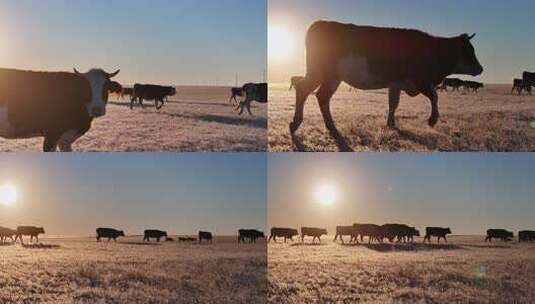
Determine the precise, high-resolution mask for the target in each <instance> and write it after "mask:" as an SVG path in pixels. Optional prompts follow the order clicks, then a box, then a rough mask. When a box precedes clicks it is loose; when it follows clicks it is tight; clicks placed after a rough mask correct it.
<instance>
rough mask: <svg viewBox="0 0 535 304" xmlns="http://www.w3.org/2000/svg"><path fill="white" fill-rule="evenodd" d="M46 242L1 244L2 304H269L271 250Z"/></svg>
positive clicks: (225, 240) (225, 243)
mask: <svg viewBox="0 0 535 304" xmlns="http://www.w3.org/2000/svg"><path fill="white" fill-rule="evenodd" d="M141 239H142V237H129V238H123V239H122V240H121V241H120V242H118V243H116V244H115V243H113V241H112V242H110V243H106V242H103V243H96V241H95V239H94V238H90V239H89V238H80V239H45V240H43V241H42V243H43V244H45V245H44V246H40V247H36V248H28V247H21V246H20V245H18V244H17V245H4V246H0V252H1V256H2V257H1V259H0V303H6V304H7V303H259V302H260V303H261V302H265V301H266V293H267V280H266V267H267V261H266V259H267V257H266V245H265V243H264V242H261V243H258V244H256V245H249V244H247V245H243V244H242V245H238V243H237V241H236V237H220V238H216V239H215V240H214V244H212V245H198V244H196V243H193V244H183V243H176V242H168V243H160V244H156V243H152V244H151V245H147V244H143V243H142V242H141Z"/></svg>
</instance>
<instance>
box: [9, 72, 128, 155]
mask: <svg viewBox="0 0 535 304" xmlns="http://www.w3.org/2000/svg"><path fill="white" fill-rule="evenodd" d="M74 71H75V73H65V72H32V71H20V70H12V69H0V137H3V138H7V139H19V138H31V137H44V138H45V140H44V143H43V151H45V152H52V151H56V150H57V148H58V146H59V149H60V150H61V151H65V152H70V151H72V144H73V143H74V142H75V141H76V140H77V139H78V138H80V137H81V136H82V135H84V134H85V133H86V132H87V131H88V130H89V129H90V128H91V122H92V121H93V119H94V118H97V117H100V116H103V115H104V114H106V104H107V102H108V87H109V85H110V81H111V80H110V79H111V78H112V77H114V76H115V75H117V74H118V73H119V71H116V72H114V73H111V74H110V73H106V72H104V71H103V70H101V69H92V70H90V71H89V72H87V73H83V74H82V73H79V72H78V71H76V69H75V70H74Z"/></svg>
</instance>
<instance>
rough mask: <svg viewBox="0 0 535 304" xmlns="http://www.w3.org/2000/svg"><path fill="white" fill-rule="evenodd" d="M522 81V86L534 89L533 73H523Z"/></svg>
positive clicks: (534, 74)
mask: <svg viewBox="0 0 535 304" xmlns="http://www.w3.org/2000/svg"><path fill="white" fill-rule="evenodd" d="M522 81H523V82H524V85H526V86H529V87H530V89H531V87H535V73H532V72H524V73H522Z"/></svg>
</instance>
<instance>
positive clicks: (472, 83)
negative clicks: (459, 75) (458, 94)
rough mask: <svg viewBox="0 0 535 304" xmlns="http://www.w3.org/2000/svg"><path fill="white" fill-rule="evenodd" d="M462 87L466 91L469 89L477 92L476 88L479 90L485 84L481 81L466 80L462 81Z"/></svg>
mask: <svg viewBox="0 0 535 304" xmlns="http://www.w3.org/2000/svg"><path fill="white" fill-rule="evenodd" d="M463 87H464V89H465V90H466V91H470V89H471V90H472V92H474V93H477V90H479V89H480V88H484V87H485V85H484V84H483V83H481V82H477V81H469V80H467V81H463Z"/></svg>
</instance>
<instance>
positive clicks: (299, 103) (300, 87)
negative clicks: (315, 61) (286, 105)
mask: <svg viewBox="0 0 535 304" xmlns="http://www.w3.org/2000/svg"><path fill="white" fill-rule="evenodd" d="M319 85H320V82H319V81H317V80H313V79H310V78H308V77H307V78H305V79H303V80H302V81H299V82H298V83H296V84H295V113H294V118H293V121H292V122H291V123H290V133H292V134H293V133H295V131H297V129H298V128H299V126H300V125H301V123H302V122H303V110H304V108H305V101H306V100H307V98H308V95H310V93H312V92H314V90H316V88H317V87H318V86H319Z"/></svg>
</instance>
